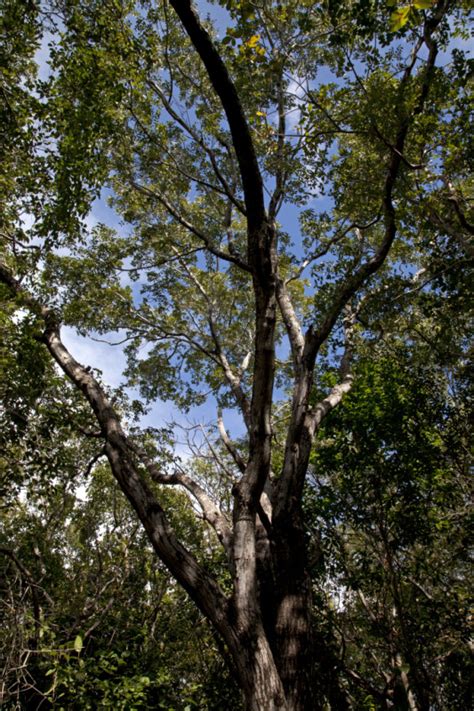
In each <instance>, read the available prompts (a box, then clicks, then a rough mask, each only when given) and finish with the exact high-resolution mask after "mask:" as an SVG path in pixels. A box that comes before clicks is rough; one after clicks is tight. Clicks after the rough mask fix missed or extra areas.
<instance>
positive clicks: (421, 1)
mask: <svg viewBox="0 0 474 711" xmlns="http://www.w3.org/2000/svg"><path fill="white" fill-rule="evenodd" d="M433 5H434V2H433V0H413V7H416V9H417V10H428V9H429V8H430V7H433Z"/></svg>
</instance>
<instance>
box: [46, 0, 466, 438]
mask: <svg viewBox="0 0 474 711" xmlns="http://www.w3.org/2000/svg"><path fill="white" fill-rule="evenodd" d="M198 5H199V7H200V10H201V12H204V13H207V12H209V14H210V15H211V17H212V18H213V19H214V20H215V21H216V24H217V28H218V31H220V32H221V33H222V34H223V33H224V32H225V27H226V26H227V24H228V21H229V18H228V14H227V12H226V11H225V10H224V9H223V8H220V7H216V6H215V5H213V4H212V3H209V2H205V1H204V0H201V2H199V3H198ZM52 39H53V38H52V36H51V35H49V34H46V35H45V36H44V38H43V41H42V43H41V47H40V48H39V50H38V52H37V54H36V60H37V63H38V66H39V73H40V77H41V78H43V79H45V78H46V77H47V76H48V71H49V69H48V63H47V61H48V43H49V42H50V41H51V40H52ZM453 46H458V47H459V48H462V49H468V48H470V45H469V43H466V41H464V40H456V41H455V43H454V45H453ZM445 55H446V56H444V57H441V61H442V62H443V63H444V62H445V61H447V60H448V59H449V55H448V54H446V53H445ZM321 78H322V80H323V81H324V80H327V79H329V78H330V77H329V76H328V77H321ZM294 89H295V93H297V92H298V87H297V83H296V82H295V84H294ZM297 118H298V112H297V111H295V112H294V115H293V118H292V119H290V120H293V122H294V123H295V124H296V122H297ZM315 205H316V206H319V207H320V208H324V207H325V206H326V205H325V202H324V198H319V199H318V198H317V197H316V201H315ZM299 212H300V208H297V207H295V206H286V207H285V208H284V210H283V211H282V212H281V214H280V216H279V219H280V223H281V226H282V228H283V230H285V231H287V232H288V233H290V234H296V235H297V234H298V233H299V225H298V214H299ZM100 222H104V223H106V224H107V225H108V226H110V227H113V228H116V229H117V230H118V231H119V232H121V233H122V234H123V232H124V231H125V232H126V231H127V230H128V229H129V228H128V227H127V226H126V225H124V224H123V223H122V222H121V220H120V218H119V216H118V215H117V214H116V213H115V212H114V210H113V209H112V208H111V207H109V206H108V204H107V191H103V193H102V195H101V197H100V198H99V199H97V200H95V202H94V204H93V206H92V210H91V212H90V214H89V216H88V218H87V226H88V227H89V228H90V229H91V228H93V227H94V226H95V225H97V224H98V223H100ZM62 336H63V340H64V343H65V345H66V347H67V348H68V349H69V350H70V352H71V353H72V355H73V356H74V357H75V358H76V359H77V360H78V361H80V362H81V363H83V364H85V365H90V366H92V367H93V368H98V369H99V370H100V371H101V372H102V377H103V380H104V382H105V383H106V384H107V385H109V386H111V387H118V386H119V385H121V384H122V383H123V371H124V369H125V366H126V361H125V355H124V353H123V348H122V347H120V346H112V345H108V344H107V343H104V342H102V341H97V340H94V339H93V338H90V337H83V336H80V335H79V334H78V333H77V332H76V331H75V330H74V329H72V328H70V327H64V328H63V330H62ZM101 338H103V336H101ZM110 338H111V341H114V340H116V337H114V334H110ZM129 394H130V397H132V398H133V397H138V393H137V392H136V391H134V390H131V389H129ZM216 409H217V408H216V403H215V401H214V400H213V398H210V400H209V401H208V402H207V403H206V404H205V405H203V406H201V407H199V408H194V409H193V410H192V411H191V413H190V414H189V415H188V416H183V415H182V414H180V413H179V412H178V410H177V409H176V408H175V407H174V406H173V405H172V404H171V403H169V402H166V403H165V402H161V401H158V402H155V403H153V404H152V405H151V406H150V410H149V412H148V414H147V415H145V416H144V417H143V419H142V424H143V425H144V426H154V427H160V426H163V425H165V424H169V423H170V421H176V422H178V423H180V424H182V425H185V426H186V425H187V424H189V423H196V422H204V423H206V424H207V423H210V422H215V418H216ZM224 419H225V423H226V427H227V428H228V429H229V430H230V432H231V435H232V436H234V437H236V436H239V435H241V434H243V426H242V422H241V419H240V416H239V415H238V414H236V413H235V412H230V411H229V412H225V413H224ZM183 451H184V450H183Z"/></svg>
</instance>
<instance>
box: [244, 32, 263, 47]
mask: <svg viewBox="0 0 474 711" xmlns="http://www.w3.org/2000/svg"><path fill="white" fill-rule="evenodd" d="M259 39H260V35H252V36H251V38H250V39H249V40H247V42H246V43H245V44H246V45H247V47H250V49H252V48H253V47H256V46H257V44H258V41H259Z"/></svg>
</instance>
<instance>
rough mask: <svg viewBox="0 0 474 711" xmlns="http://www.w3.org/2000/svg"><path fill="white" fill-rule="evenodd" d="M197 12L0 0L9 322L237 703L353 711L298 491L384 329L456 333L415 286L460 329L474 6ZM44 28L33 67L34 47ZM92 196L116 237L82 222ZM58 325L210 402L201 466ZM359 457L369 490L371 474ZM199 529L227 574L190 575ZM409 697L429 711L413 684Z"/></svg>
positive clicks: (148, 387)
mask: <svg viewBox="0 0 474 711" xmlns="http://www.w3.org/2000/svg"><path fill="white" fill-rule="evenodd" d="M215 5H217V7H218V8H219V13H218V16H217V21H216V24H214V25H213V24H212V22H211V20H210V18H208V17H206V8H205V7H199V8H198V7H196V6H194V5H193V4H192V3H190V2H188V1H187V0H182V1H180V0H170V2H169V3H168V2H166V1H165V2H163V3H162V4H158V3H154V2H146V1H144V2H137V3H134V2H128V1H126V0H110V1H107V2H93V1H92V0H91V1H90V2H89V1H88V2H82V1H81V2H75V1H74V0H58V1H57V2H45V3H41V4H35V3H31V4H29V3H20V2H15V1H14V0H8V1H7V2H6V3H5V7H4V11H3V12H4V15H3V33H4V50H3V51H4V54H5V59H6V60H7V62H8V64H7V66H8V70H7V71H6V73H5V74H4V78H5V81H4V83H2V87H1V89H2V96H3V98H4V118H5V122H4V126H5V128H4V134H3V139H4V142H3V150H4V165H5V174H4V176H3V180H2V184H1V189H2V193H3V194H2V199H4V204H5V210H4V214H3V216H2V222H1V228H2V245H3V246H2V261H1V264H0V280H1V282H2V284H3V286H4V291H5V298H7V297H8V299H10V300H11V299H13V303H11V304H10V305H9V310H10V311H9V313H11V314H13V315H12V316H11V318H10V322H11V323H12V324H15V323H17V324H20V325H21V324H23V325H22V326H21V327H22V328H25V327H26V326H25V324H26V325H27V326H28V328H27V329H26V334H27V335H26V336H24V338H29V339H32V342H34V343H36V344H37V342H38V341H39V342H40V343H41V344H43V346H42V347H43V349H44V348H46V349H47V351H48V352H49V354H50V356H51V358H52V359H53V360H54V362H55V363H56V364H57V365H58V366H59V369H60V371H61V372H62V373H63V374H64V375H65V376H67V378H68V379H69V380H70V381H71V383H72V384H73V385H74V386H75V388H76V389H77V391H78V392H80V393H82V397H83V398H84V401H85V402H86V403H88V405H89V407H90V413H91V416H93V418H95V425H94V426H93V427H92V426H90V422H87V426H84V422H83V421H81V417H79V418H77V419H78V421H77V422H76V423H75V427H76V429H75V436H77V437H82V438H84V440H86V441H88V442H89V443H90V441H91V440H92V441H93V442H97V441H100V444H101V447H100V450H99V452H98V454H100V455H103V456H105V457H106V459H107V461H108V463H109V466H110V469H111V471H112V473H113V475H114V477H115V479H116V481H117V483H118V485H119V487H120V488H121V489H122V491H123V492H124V494H125V496H126V497H127V498H128V500H129V502H130V504H131V506H132V508H133V509H134V511H135V515H136V516H137V518H138V519H139V521H140V522H141V524H142V526H143V529H144V531H145V532H146V534H147V536H148V539H149V541H150V542H151V545H152V546H153V548H154V550H155V552H156V554H157V556H158V557H159V558H160V560H161V561H162V562H163V563H164V564H165V565H166V567H167V568H168V570H169V572H170V573H171V575H172V576H173V577H174V579H175V580H176V581H177V582H178V583H179V585H181V586H182V588H184V590H185V591H186V592H187V593H188V594H189V596H190V597H191V599H192V600H193V601H194V603H195V604H196V605H197V607H198V608H199V610H200V612H201V613H202V614H203V615H204V617H205V618H207V620H208V621H209V622H210V624H211V625H212V627H213V628H214V630H215V632H216V634H217V635H218V636H219V638H220V641H221V645H223V647H222V648H223V650H225V651H224V653H225V654H226V656H227V657H228V659H229V663H230V665H231V668H232V672H233V674H234V676H235V678H236V679H237V681H238V684H239V686H240V687H241V689H242V691H243V694H244V697H245V700H246V704H247V707H248V708H249V709H261V710H263V709H265V710H270V709H295V710H296V709H315V708H323V707H325V704H326V705H327V704H329V705H330V707H331V708H333V709H344V708H350V707H351V703H352V702H351V699H350V696H349V693H348V689H347V685H346V683H345V681H344V670H343V669H342V667H341V665H340V664H339V663H338V661H337V655H336V654H335V651H334V649H335V637H334V635H333V634H332V632H331V633H328V632H327V631H326V632H324V631H323V625H322V622H321V620H322V619H323V616H324V615H325V614H326V612H327V610H326V609H325V606H324V604H323V602H322V598H321V597H320V596H319V595H318V597H317V600H316V602H315V600H314V587H313V583H312V579H311V569H312V568H311V566H312V561H311V555H310V554H311V552H312V548H314V541H312V540H311V538H310V536H309V535H308V530H309V529H308V525H307V521H306V520H305V516H306V517H307V516H312V515H314V512H313V513H312V509H311V506H309V507H308V506H306V507H303V499H304V492H305V484H306V483H307V479H308V475H309V474H311V475H312V476H313V475H314V470H315V468H316V469H317V467H318V466H319V462H321V461H324V460H323V459H321V458H319V459H318V458H317V457H313V459H311V453H312V450H313V445H314V443H315V442H316V441H317V440H318V437H319V432H320V430H321V427H322V426H323V423H324V422H325V420H326V418H328V416H329V415H330V413H331V411H332V410H334V408H336V407H337V406H338V405H340V403H341V401H342V399H343V397H344V395H345V394H346V393H348V392H349V391H350V389H351V387H352V385H353V381H354V372H357V370H354V367H353V366H354V364H355V363H358V362H359V361H360V360H361V359H364V358H365V359H367V357H368V356H367V352H368V351H367V349H368V348H369V345H370V343H371V342H372V340H373V339H374V338H375V337H379V335H380V333H382V334H383V333H384V330H387V329H396V328H398V329H399V330H400V329H401V328H404V329H405V333H404V337H405V339H407V341H408V342H409V340H410V338H411V337H412V334H413V331H414V330H416V328H418V331H419V330H420V329H421V330H422V331H425V332H426V331H429V328H430V326H431V327H433V328H435V329H436V328H440V327H442V326H444V327H446V328H448V325H449V324H451V325H452V324H453V322H452V321H451V322H450V321H449V318H445V319H444V321H443V320H442V319H441V318H437V316H438V313H437V311H436V308H435V307H433V309H432V312H431V313H429V314H428V315H426V316H425V317H424V318H422V317H421V316H420V315H419V313H418V311H419V308H420V307H419V295H420V293H423V294H424V293H426V292H429V294H430V295H431V299H432V301H433V302H434V303H435V305H436V306H439V308H438V311H442V305H443V304H444V301H445V300H446V299H448V300H449V299H451V298H452V291H453V290H457V284H456V283H454V286H453V279H456V277H457V280H458V282H459V284H460V286H462V287H463V289H461V290H460V296H459V302H458V308H457V311H456V324H457V326H458V328H462V327H464V325H465V324H464V320H463V313H464V304H465V298H466V293H465V284H463V282H462V279H461V274H462V269H463V267H464V266H465V265H467V264H468V262H469V259H470V258H472V252H470V247H469V242H468V239H469V236H470V235H471V234H472V231H473V226H472V221H470V218H469V210H468V207H469V203H468V199H467V193H468V188H469V173H468V170H469V159H470V157H472V154H471V150H470V146H469V143H468V140H469V139H468V131H467V126H468V121H469V101H468V87H469V70H468V65H467V62H466V60H465V57H464V54H463V52H462V51H461V49H459V48H457V47H456V46H455V44H456V42H455V40H456V38H457V37H460V38H461V40H462V38H463V36H464V35H463V33H464V32H465V29H464V24H463V23H464V22H465V14H466V12H467V9H466V8H467V3H462V2H461V3H454V2H450V0H438V2H431V1H428V0H426V2H425V0H413V2H410V3H409V4H407V5H404V6H401V7H399V6H398V5H397V4H396V3H392V2H369V3H367V2H362V1H360V2H351V3H347V2H325V3H315V2H312V1H311V0H308V1H306V2H299V3H295V2H292V1H288V2H284V3H276V2H275V3H274V2H268V1H267V0H262V1H261V2H260V1H259V0H257V1H255V2H245V1H242V2H226V3H225V2H223V3H215ZM212 9H213V8H212V7H211V6H210V7H209V8H207V10H209V11H211V10H212ZM211 14H212V12H211ZM46 33H50V34H49V35H47V34H46ZM51 33H53V34H51ZM48 37H49V38H50V51H49V74H48V76H47V77H46V78H42V79H41V80H38V79H37V77H36V75H35V62H34V57H33V52H34V49H35V47H37V46H38V43H39V42H40V41H41V40H42V41H43V49H44V47H45V46H46V42H47V39H48ZM2 82H3V79H2ZM104 187H106V188H108V190H109V195H110V199H111V201H112V204H113V206H114V207H115V209H116V211H117V212H118V213H119V214H120V215H121V216H122V219H123V223H122V227H121V230H122V232H121V231H120V230H118V229H113V226H111V225H109V226H107V225H99V226H97V227H95V228H94V229H93V230H92V231H88V230H87V229H86V227H85V223H84V218H85V217H86V215H87V213H88V211H89V210H90V207H91V203H92V201H93V199H94V197H95V196H96V195H97V194H98V193H99V192H100V190H101V189H102V188H104ZM319 206H320V209H319ZM296 216H297V217H298V219H299V223H298V221H297V217H296ZM127 225H128V227H127ZM453 275H454V277H453ZM449 278H451V281H449ZM440 304H441V306H440ZM433 311H435V313H433ZM25 313H28V314H29V315H28V316H27V317H25ZM25 318H26V319H27V321H25ZM430 319H431V320H430ZM400 320H403V324H404V325H403V326H400ZM63 324H66V325H69V326H74V327H76V328H77V329H78V330H79V331H80V332H81V333H83V334H88V333H89V334H95V336H97V335H98V334H99V335H100V334H102V335H104V334H109V333H111V332H115V333H116V334H119V335H118V336H116V338H117V339H118V340H121V341H122V342H123V343H126V344H127V345H126V352H127V356H128V368H127V378H128V383H129V384H130V385H133V386H136V387H139V388H140V391H141V393H142V395H143V398H145V399H146V400H147V401H148V402H153V401H154V400H157V399H158V398H161V399H163V400H170V401H172V402H173V403H174V404H175V406H176V407H178V408H179V409H181V410H182V411H183V412H187V411H189V409H190V408H192V407H193V406H195V405H199V404H202V403H203V402H206V401H207V402H208V403H209V404H210V405H211V406H212V408H213V409H214V410H215V412H216V421H215V427H214V429H211V430H210V431H205V430H204V431H203V441H202V442H201V443H200V449H201V450H205V452H204V455H205V456H204V457H203V459H202V461H201V462H199V461H198V460H196V461H192V460H190V459H189V460H182V461H174V460H173V457H172V456H171V457H170V456H169V454H168V453H167V449H166V446H165V443H164V442H163V439H167V438H168V437H169V433H164V432H163V431H160V430H158V429H157V430H155V431H153V430H148V431H142V432H140V431H138V430H137V429H133V428H131V427H130V426H129V424H128V423H127V421H126V419H125V418H124V415H123V413H124V407H123V406H122V405H121V404H120V400H117V399H115V398H114V396H112V394H111V393H110V392H109V391H108V389H107V388H106V387H105V386H104V385H103V384H102V382H101V379H100V376H99V375H98V374H96V373H94V371H92V370H91V369H90V368H88V367H87V364H85V365H82V364H81V363H79V362H78V361H77V360H76V359H75V357H74V354H73V353H70V352H69V351H68V349H67V348H66V346H65V345H64V342H63V340H62V338H61V326H62V325H63ZM397 324H398V325H397ZM433 324H434V326H433ZM426 337H427V338H429V336H426ZM464 346H465V344H464V343H463V341H462V339H461V340H460V341H459V350H458V352H457V357H458V358H462V357H463V347H464ZM36 347H38V346H36ZM369 351H370V349H369ZM38 358H39V356H38ZM38 362H39V361H38ZM41 362H42V363H43V370H44V367H46V366H44V359H43V354H42V355H41ZM380 363H382V365H380ZM378 368H379V369H380V368H382V370H383V361H381V362H379V363H378ZM361 372H363V370H362V371H361ZM377 372H379V370H378V371H377ZM391 377H393V373H392V370H390V368H388V366H387V378H389V379H390V378H391ZM368 387H369V390H370V386H368ZM15 393H17V391H16V390H15ZM15 396H16V397H17V399H18V402H20V404H21V406H22V407H24V408H26V409H28V407H29V406H31V403H28V402H27V400H28V398H26V396H24V397H21V396H20V395H18V394H16V395H15ZM377 396H378V390H377V388H375V385H374V398H376V397H377ZM368 397H369V398H370V393H369V395H368ZM32 400H34V398H32ZM230 409H235V410H236V411H237V413H238V414H239V417H240V426H237V425H235V427H236V433H235V436H234V437H231V436H230V433H229V431H228V430H227V429H226V424H225V421H224V417H223V413H227V412H228V411H229V410H230ZM208 412H209V410H208ZM84 417H86V416H85V415H84ZM86 419H87V417H86ZM234 422H235V420H234ZM361 422H365V420H364V418H363V417H362V416H361ZM341 426H344V420H342V425H341ZM399 436H403V432H402V433H399ZM404 446H405V447H406V444H405V445H404ZM12 447H14V445H12ZM402 449H403V448H402ZM342 451H344V448H343V450H342ZM370 453H371V454H372V452H370ZM366 455H367V453H363V450H362V454H361V456H366ZM353 459H354V455H353V452H352V450H349V453H348V454H347V462H348V466H349V463H350V466H351V467H352V470H353V473H354V481H357V480H358V477H362V476H367V477H368V479H367V486H368V488H369V489H371V490H372V487H373V486H374V484H373V481H372V479H373V476H372V474H371V473H370V472H371V471H372V469H371V468H370V467H369V468H368V470H367V469H365V468H364V467H363V466H362V463H361V462H360V460H359V461H356V462H355V463H354V462H353ZM325 466H328V467H329V465H328V464H326V465H325ZM98 471H100V469H98ZM364 472H365V474H364ZM328 476H330V474H328ZM333 476H336V474H334V475H333ZM407 476H409V475H407ZM415 478H416V477H415ZM170 486H171V487H179V488H181V489H184V490H185V491H186V492H187V493H188V494H189V501H190V504H189V506H190V508H191V510H192V511H194V512H195V514H196V517H197V518H198V519H199V520H201V521H202V522H203V525H205V526H207V527H209V529H210V530H211V531H212V535H213V536H215V538H214V539H211V540H210V542H209V535H210V534H206V537H203V538H202V539H201V542H202V547H201V549H200V550H199V549H198V550H195V549H193V546H192V545H189V543H188V544H186V536H184V535H183V534H181V535H179V534H178V533H177V531H176V530H175V527H173V526H172V525H171V523H170V520H171V519H172V518H173V517H174V514H173V507H174V506H175V499H173V498H171V499H170V497H169V496H168V494H167V493H166V491H167V489H168V488H169V487H170ZM375 486H376V485H375ZM413 487H414V488H416V481H415V482H414V483H413ZM313 493H314V492H313ZM342 500H343V501H344V497H342ZM173 502H174V503H173ZM346 504H347V502H346ZM347 505H349V504H347ZM369 513H370V512H369ZM387 515H388V514H387ZM341 516H342V514H341ZM174 518H175V517H174ZM368 520H370V516H368ZM349 523H350V524H352V521H351V519H350V517H348V525H349ZM364 534H365V531H364V529H363V527H362V533H361V534H360V536H359V539H358V540H357V544H356V545H357V546H363V545H364V544H363V535H364ZM341 535H342V534H341ZM206 541H208V542H206ZM361 541H362V542H361ZM217 542H219V544H220V545H221V547H222V551H223V556H224V559H225V566H224V570H223V569H222V566H217V568H216V566H215V564H214V565H212V564H211V563H210V562H209V561H206V551H208V550H211V551H213V550H214V546H215V544H216V543H217ZM364 550H365V554H366V555H368V552H367V546H366V547H365V549H364ZM214 563H215V561H214ZM216 570H218V572H216ZM350 574H351V573H350V571H349V573H348V575H350ZM387 585H388V586H389V587H390V585H389V582H387ZM420 585H421V583H420ZM392 592H393V591H392ZM374 594H375V593H374ZM395 661H396V660H395ZM397 663H398V662H397ZM416 672H417V669H415V674H416ZM354 674H355V672H354ZM406 678H407V675H406V674H405V676H404V679H405V680H406ZM397 693H398V692H397ZM400 693H404V694H405V696H406V703H407V704H408V705H409V706H410V707H411V708H415V707H416V708H420V709H428V708H429V700H428V696H429V695H428V694H427V693H425V690H424V689H423V683H422V681H420V680H419V678H415V679H414V682H413V684H412V686H410V681H406V683H405V684H404V686H402V691H401V692H400ZM380 694H381V697H382V698H386V699H387V703H388V702H389V697H388V696H386V697H384V692H383V690H382V691H380Z"/></svg>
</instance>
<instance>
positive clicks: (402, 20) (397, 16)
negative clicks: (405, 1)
mask: <svg viewBox="0 0 474 711" xmlns="http://www.w3.org/2000/svg"><path fill="white" fill-rule="evenodd" d="M410 11H411V7H410V5H405V7H399V8H398V10H394V12H392V14H391V15H390V32H397V31H398V30H401V28H402V27H403V26H404V25H406V23H407V22H408V18H409V17H410Z"/></svg>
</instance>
